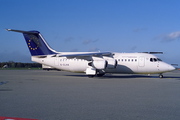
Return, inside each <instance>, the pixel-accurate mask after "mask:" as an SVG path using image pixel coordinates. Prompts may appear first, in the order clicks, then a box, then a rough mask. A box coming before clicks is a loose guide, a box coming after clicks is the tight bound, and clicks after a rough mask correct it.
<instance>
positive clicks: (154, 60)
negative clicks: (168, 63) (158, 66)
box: [150, 58, 162, 62]
mask: <svg viewBox="0 0 180 120" xmlns="http://www.w3.org/2000/svg"><path fill="white" fill-rule="evenodd" d="M157 61H162V60H161V59H159V58H150V62H157Z"/></svg>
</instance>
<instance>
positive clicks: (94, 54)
mask: <svg viewBox="0 0 180 120" xmlns="http://www.w3.org/2000/svg"><path fill="white" fill-rule="evenodd" d="M111 55H113V53H112V52H87V53H86V52H85V53H64V54H63V53H62V54H60V55H58V56H59V57H67V58H77V59H86V60H89V59H91V57H102V56H111Z"/></svg>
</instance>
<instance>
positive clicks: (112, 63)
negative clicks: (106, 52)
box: [107, 58, 117, 69]
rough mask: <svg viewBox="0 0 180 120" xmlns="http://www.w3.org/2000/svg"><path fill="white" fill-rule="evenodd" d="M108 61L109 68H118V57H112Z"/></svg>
mask: <svg viewBox="0 0 180 120" xmlns="http://www.w3.org/2000/svg"><path fill="white" fill-rule="evenodd" d="M107 62H108V65H107V68H112V69H113V68H116V67H117V60H116V59H113V58H110V59H108V60H107Z"/></svg>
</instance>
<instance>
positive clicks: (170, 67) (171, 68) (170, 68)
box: [168, 65, 176, 71]
mask: <svg viewBox="0 0 180 120" xmlns="http://www.w3.org/2000/svg"><path fill="white" fill-rule="evenodd" d="M168 69H169V71H173V70H175V69H176V68H175V67H174V66H172V65H168Z"/></svg>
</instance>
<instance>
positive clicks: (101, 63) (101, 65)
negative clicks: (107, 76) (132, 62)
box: [88, 59, 108, 70]
mask: <svg viewBox="0 0 180 120" xmlns="http://www.w3.org/2000/svg"><path fill="white" fill-rule="evenodd" d="M107 64H108V62H107V61H106V60H104V59H102V60H94V61H92V62H90V63H88V65H89V66H92V67H94V68H96V69H100V70H103V69H105V68H106V67H107Z"/></svg>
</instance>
